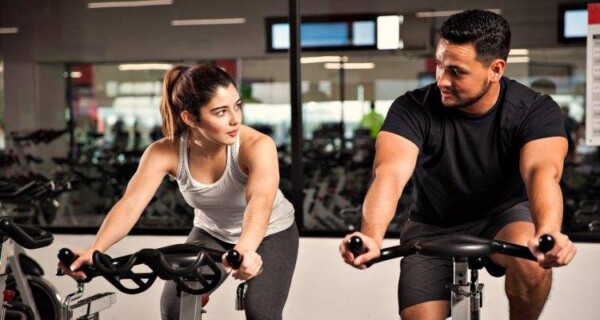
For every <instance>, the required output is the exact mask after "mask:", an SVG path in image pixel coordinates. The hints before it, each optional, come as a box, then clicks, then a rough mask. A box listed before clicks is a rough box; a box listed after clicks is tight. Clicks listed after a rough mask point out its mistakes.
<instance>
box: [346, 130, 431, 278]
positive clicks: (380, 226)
mask: <svg viewBox="0 0 600 320" xmlns="http://www.w3.org/2000/svg"><path fill="white" fill-rule="evenodd" d="M376 148H377V151H376V153H375V162H374V164H373V175H374V180H373V184H372V185H371V187H369V191H368V192H367V196H366V198H365V201H364V203H363V221H362V228H361V231H362V233H355V234H352V235H359V236H360V237H361V238H363V242H364V245H365V247H366V249H367V252H366V253H365V254H363V255H360V256H359V257H358V258H357V259H354V258H355V257H354V256H353V255H352V253H350V252H349V250H348V248H347V245H346V244H347V241H348V239H349V238H350V237H351V236H352V235H348V236H346V238H345V239H344V240H343V242H342V245H341V246H340V251H341V253H342V257H343V258H344V260H345V261H346V263H348V264H350V265H353V266H357V267H361V268H364V263H365V262H367V261H369V260H371V259H374V258H376V257H377V256H378V255H379V249H380V248H381V245H382V242H383V238H384V236H385V232H386V230H387V227H388V225H389V224H390V221H391V220H392V218H393V217H394V214H395V213H396V206H397V204H398V199H400V196H401V195H402V191H403V190H404V187H405V186H406V183H407V182H408V180H409V179H410V177H411V176H412V174H413V171H414V169H415V165H416V162H417V156H418V155H419V148H418V147H417V146H416V145H415V144H414V143H413V142H411V141H410V140H408V139H406V138H404V137H401V136H399V135H397V134H394V133H390V132H386V131H383V132H380V133H379V135H378V136H377V144H376Z"/></svg>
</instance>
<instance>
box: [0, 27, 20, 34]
mask: <svg viewBox="0 0 600 320" xmlns="http://www.w3.org/2000/svg"><path fill="white" fill-rule="evenodd" d="M17 32H19V28H0V34H11V33H17Z"/></svg>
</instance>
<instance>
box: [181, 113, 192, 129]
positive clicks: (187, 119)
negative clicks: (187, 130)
mask: <svg viewBox="0 0 600 320" xmlns="http://www.w3.org/2000/svg"><path fill="white" fill-rule="evenodd" d="M180 117H181V120H183V122H184V123H185V124H186V125H187V126H188V127H195V126H196V120H195V119H194V116H193V115H192V114H191V113H189V112H188V111H183V112H182V113H181V115H180Z"/></svg>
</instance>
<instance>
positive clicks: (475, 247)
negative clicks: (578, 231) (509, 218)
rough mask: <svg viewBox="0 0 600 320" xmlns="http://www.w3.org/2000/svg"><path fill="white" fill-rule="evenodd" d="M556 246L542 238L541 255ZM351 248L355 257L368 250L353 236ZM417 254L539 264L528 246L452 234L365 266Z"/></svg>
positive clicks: (384, 254) (391, 251) (387, 252)
mask: <svg viewBox="0 0 600 320" xmlns="http://www.w3.org/2000/svg"><path fill="white" fill-rule="evenodd" d="M554 243H555V241H554V238H553V237H552V236H551V235H549V234H545V235H542V236H541V237H540V238H539V248H540V251H541V252H544V253H545V252H548V251H550V250H552V248H553V247H554ZM348 248H349V249H350V251H351V252H352V254H354V256H355V257H356V256H359V255H361V254H363V253H365V252H366V249H365V248H364V246H363V241H362V239H361V238H360V237H358V236H353V237H351V238H350V240H348ZM414 253H419V254H422V255H428V256H439V257H448V258H471V257H478V258H483V257H487V256H489V255H491V254H494V253H500V254H505V255H509V256H513V257H518V258H523V259H528V260H533V261H537V258H536V257H535V256H533V254H532V253H531V251H530V250H529V248H528V247H525V246H521V245H516V244H513V243H508V242H504V241H499V240H489V239H484V238H480V237H475V236H469V235H462V234H453V235H447V236H440V237H435V238H432V239H416V240H412V241H409V242H407V243H406V244H401V245H399V246H394V247H389V248H384V249H381V253H380V255H379V257H378V258H376V259H373V260H371V261H369V262H367V263H366V266H367V267H370V266H371V265H372V264H374V263H379V262H382V261H386V260H390V259H394V258H399V257H403V256H407V255H410V254H414Z"/></svg>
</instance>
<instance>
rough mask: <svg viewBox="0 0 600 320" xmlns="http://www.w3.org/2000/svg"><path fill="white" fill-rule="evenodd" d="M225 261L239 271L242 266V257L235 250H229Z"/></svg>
mask: <svg viewBox="0 0 600 320" xmlns="http://www.w3.org/2000/svg"><path fill="white" fill-rule="evenodd" d="M225 259H226V260H227V263H229V265H230V266H231V267H232V268H233V269H235V270H237V269H239V268H240V266H241V265H242V255H241V254H240V253H239V252H238V251H237V250H235V249H231V250H227V253H226V254H225Z"/></svg>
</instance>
